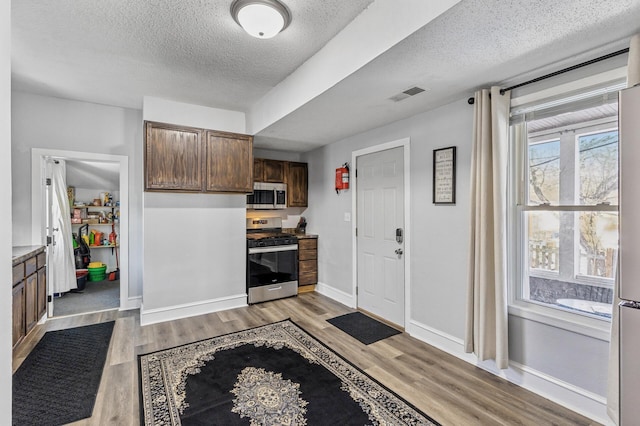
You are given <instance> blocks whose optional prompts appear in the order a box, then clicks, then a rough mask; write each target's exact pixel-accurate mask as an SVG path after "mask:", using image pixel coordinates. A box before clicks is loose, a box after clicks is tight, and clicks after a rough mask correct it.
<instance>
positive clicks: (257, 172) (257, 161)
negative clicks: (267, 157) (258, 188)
mask: <svg viewBox="0 0 640 426" xmlns="http://www.w3.org/2000/svg"><path fill="white" fill-rule="evenodd" d="M253 181H254V182H264V160H263V159H262V158H254V159H253Z"/></svg>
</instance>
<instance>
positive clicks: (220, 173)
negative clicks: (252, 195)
mask: <svg viewBox="0 0 640 426" xmlns="http://www.w3.org/2000/svg"><path fill="white" fill-rule="evenodd" d="M205 152H206V160H205V170H206V172H205V175H206V176H205V177H206V182H207V184H206V191H208V192H242V193H247V192H253V138H252V137H251V136H247V135H239V134H235V133H223V132H215V131H211V130H209V131H207V134H206V146H205Z"/></svg>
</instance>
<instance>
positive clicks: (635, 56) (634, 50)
mask: <svg viewBox="0 0 640 426" xmlns="http://www.w3.org/2000/svg"><path fill="white" fill-rule="evenodd" d="M638 84H640V34H636V35H634V36H633V37H631V42H630V43H629V63H628V64H627V86H628V87H633V86H636V85H638ZM618 276H619V274H618V273H617V271H616V282H615V285H614V287H613V310H612V311H613V312H612V316H611V342H610V343H609V374H608V382H607V414H608V415H609V417H611V419H612V420H613V421H614V422H615V424H619V423H620V353H619V346H618V344H619V340H618V339H619V337H620V336H619V334H620V322H619V318H618V314H619V311H618V304H619V303H620V299H619V298H618V286H619V285H620V283H619V279H618Z"/></svg>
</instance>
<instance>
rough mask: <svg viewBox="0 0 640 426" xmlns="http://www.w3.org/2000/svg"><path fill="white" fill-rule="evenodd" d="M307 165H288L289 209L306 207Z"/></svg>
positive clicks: (290, 163)
mask: <svg viewBox="0 0 640 426" xmlns="http://www.w3.org/2000/svg"><path fill="white" fill-rule="evenodd" d="M307 179H308V171H307V163H292V162H289V163H288V170H287V192H288V198H289V200H288V206H289V207H307V203H308V190H309V189H308V182H307Z"/></svg>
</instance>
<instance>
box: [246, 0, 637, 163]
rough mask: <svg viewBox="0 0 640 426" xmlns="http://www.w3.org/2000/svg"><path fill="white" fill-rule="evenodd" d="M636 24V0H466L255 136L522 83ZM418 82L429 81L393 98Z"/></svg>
mask: <svg viewBox="0 0 640 426" xmlns="http://www.w3.org/2000/svg"><path fill="white" fill-rule="evenodd" d="M638 31H640V1H638V0H616V1H605V2H603V1H592V0H589V1H587V0H563V1H561V2H559V1H557V0H537V1H535V2H524V1H497V0H495V1H490V0H463V1H462V2H460V3H459V4H457V5H456V6H454V7H452V8H451V9H449V10H448V11H447V12H445V13H444V14H443V15H441V16H440V17H438V18H436V19H435V20H434V21H433V22H431V23H430V24H428V25H426V26H425V27H423V28H422V29H420V30H418V31H416V32H415V33H414V34H412V35H411V36H409V37H407V38H406V39H405V40H403V41H402V42H400V43H398V44H397V45H396V46H394V48H393V49H390V50H388V51H387V52H385V53H384V54H382V55H381V56H379V57H378V58H376V59H375V60H374V61H372V62H371V63H369V64H368V65H367V66H365V67H363V68H361V69H360V70H359V71H358V72H356V73H354V74H352V75H351V76H349V77H348V78H347V79H345V80H343V81H342V82H340V83H339V84H337V85H336V86H334V87H333V88H332V89H331V90H329V91H327V92H325V93H324V94H323V95H322V96H319V97H317V98H316V99H314V100H312V101H311V102H309V103H307V104H306V105H304V106H303V107H301V108H299V109H298V110H296V111H294V112H293V113H291V114H289V115H288V116H286V117H285V118H283V119H282V120H280V121H278V122H276V123H274V124H272V125H271V126H269V127H268V128H266V129H264V130H263V131H261V132H260V133H259V137H258V138H257V140H258V141H259V143H260V144H261V145H263V146H265V147H270V148H274V149H279V148H280V147H286V148H288V149H292V148H293V147H295V146H299V147H300V148H301V151H306V150H309V149H311V148H312V147H314V146H319V145H323V144H326V143H330V142H333V141H336V140H340V139H342V138H345V137H347V136H350V135H353V134H357V133H360V132H363V131H366V130H369V129H372V128H375V127H379V126H382V125H385V124H388V123H391V122H394V121H397V120H399V119H402V118H405V117H409V116H412V115H415V114H417V113H420V112H423V111H427V110H429V109H432V108H435V107H437V106H440V105H444V104H446V103H448V102H452V101H455V100H461V99H464V98H466V97H468V96H472V95H473V92H474V91H475V90H476V89H478V88H479V87H486V86H489V85H492V84H499V85H500V83H505V82H511V83H513V82H514V80H517V81H516V82H517V83H519V82H522V81H525V80H528V79H529V78H530V77H532V76H533V77H538V76H540V75H542V74H545V73H547V72H550V71H556V70H558V69H561V68H563V67H564V66H568V65H573V64H576V63H579V62H582V61H584V60H588V59H593V58H594V57H596V56H599V55H602V54H605V53H610V52H613V51H615V50H618V49H621V48H623V47H628V38H629V37H630V35H632V34H634V33H636V32H638ZM585 52H587V53H586V54H585V55H583V54H584V53H585ZM566 59H568V61H564V62H563V63H560V62H561V61H563V60H566ZM550 64H555V65H554V66H551V67H548V65H550ZM545 67H547V68H548V69H547V68H545ZM532 71H533V72H532ZM414 85H418V86H420V87H423V88H425V89H428V90H427V91H425V92H423V93H420V94H418V95H416V96H414V97H410V98H407V99H405V100H403V101H400V102H394V101H392V100H390V99H389V98H390V97H392V96H393V95H396V94H398V93H400V92H401V91H403V90H405V89H407V88H410V87H412V86H414ZM292 136H295V137H292ZM287 140H289V141H287ZM292 141H295V142H292Z"/></svg>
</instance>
